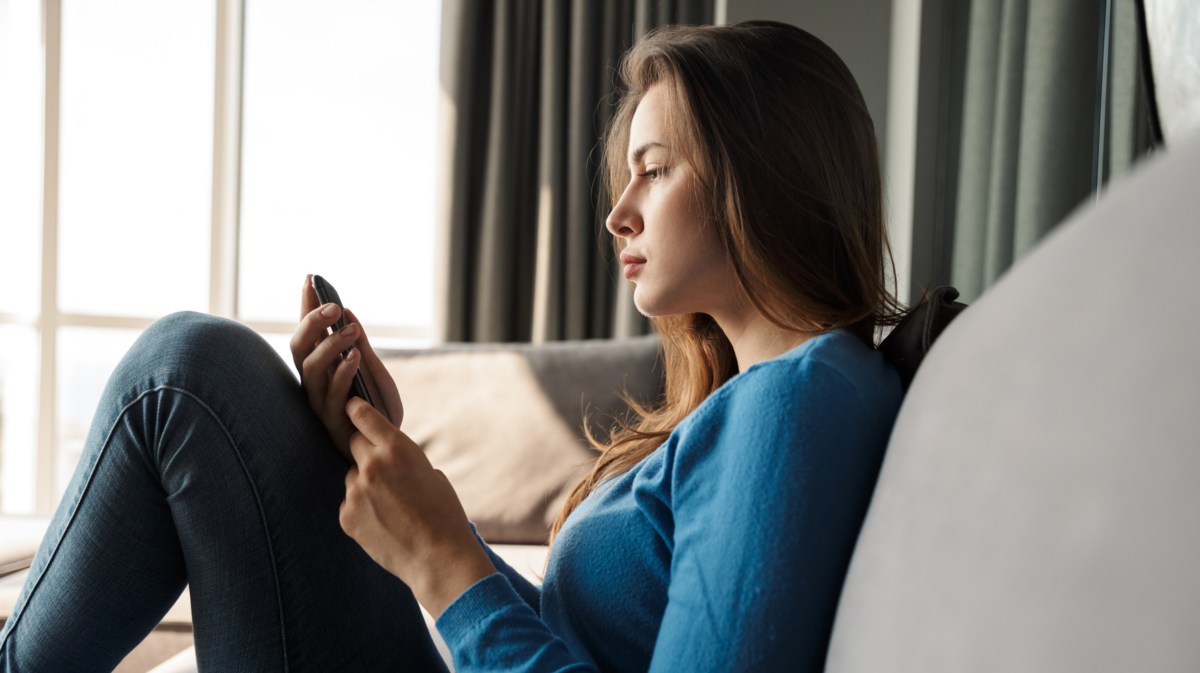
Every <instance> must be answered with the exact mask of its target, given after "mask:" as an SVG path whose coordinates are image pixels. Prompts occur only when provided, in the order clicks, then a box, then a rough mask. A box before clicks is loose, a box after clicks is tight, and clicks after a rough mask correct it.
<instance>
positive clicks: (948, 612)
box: [826, 142, 1200, 673]
mask: <svg viewBox="0 0 1200 673" xmlns="http://www.w3.org/2000/svg"><path fill="white" fill-rule="evenodd" d="M1148 163H1149V164H1150V165H1147V166H1144V167H1142V169H1141V170H1140V171H1138V172H1136V173H1135V174H1134V175H1133V176H1132V178H1131V179H1129V180H1128V181H1127V182H1125V183H1122V184H1117V185H1114V186H1113V187H1112V188H1111V190H1110V192H1109V193H1107V194H1106V195H1105V196H1104V198H1103V200H1102V202H1101V203H1100V205H1099V206H1098V207H1093V208H1085V209H1083V210H1082V211H1081V212H1080V213H1078V214H1077V215H1076V216H1074V217H1073V218H1072V220H1071V221H1070V222H1068V223H1066V224H1064V225H1063V226H1062V227H1060V229H1059V230H1058V231H1057V232H1056V233H1054V234H1053V235H1052V236H1051V237H1050V238H1049V239H1048V240H1047V241H1046V242H1045V243H1044V244H1043V245H1042V246H1041V247H1040V248H1039V249H1038V250H1036V251H1034V252H1033V253H1032V254H1031V255H1029V256H1028V257H1027V258H1026V259H1025V260H1024V261H1023V262H1022V263H1020V264H1018V265H1017V267H1016V268H1014V269H1013V270H1012V271H1011V272H1010V273H1009V274H1008V275H1007V276H1006V277H1004V278H1003V279H1002V280H1001V281H1000V282H999V283H998V284H997V285H996V286H995V287H994V288H993V289H992V290H991V291H989V292H987V293H985V295H984V296H983V297H982V298H981V299H980V300H979V301H978V302H976V303H975V304H974V305H973V306H972V307H971V309H970V310H968V311H966V312H964V313H963V314H962V315H961V316H959V318H958V319H957V320H956V321H955V322H954V323H953V324H951V325H950V326H949V327H948V328H947V329H946V331H945V333H944V334H943V335H942V336H941V338H940V340H939V341H938V342H937V343H936V344H935V345H934V347H933V349H932V350H931V351H930V353H929V356H928V358H927V359H926V360H925V362H924V364H923V365H922V367H921V369H920V370H919V371H918V372H917V375H916V378H915V380H914V381H913V386H912V388H911V389H910V391H909V393H908V397H907V399H906V400H905V402H904V405H903V407H902V408H901V411H900V415H899V417H898V419H897V423H896V427H895V430H894V432H893V435H892V439H891V443H890V445H889V449H888V455H887V457H886V459H885V462H884V466H883V469H882V471H881V473H880V477H879V482H878V485H877V488H876V491H875V495H874V498H873V500H872V504H871V508H870V512H869V514H868V516H867V519H866V521H865V523H864V527H863V530H862V533H861V536H860V538H859V542H858V545H857V547H856V550H855V553H854V558H853V561H852V564H851V567H850V570H849V573H848V576H847V579H846V583H845V587H844V590H843V594H842V599H841V603H840V605H839V610H838V616H837V622H836V625H835V628H834V633H833V637H832V641H831V644H830V649H829V657H828V666H827V668H826V670H827V671H831V672H833V673H845V672H849V671H852V672H867V671H871V672H875V671H900V672H906V671H911V672H917V671H920V672H921V673H930V672H938V671H955V672H960V671H971V672H972V673H987V672H989V671H1088V672H1089V673H1092V672H1095V671H1130V670H1142V671H1146V670H1153V671H1185V670H1194V669H1195V666H1196V662H1197V661H1200V638H1197V637H1196V634H1197V633H1198V632H1200V525H1197V519H1196V517H1197V515H1198V514H1200V486H1198V484H1200V427H1198V425H1197V422H1198V421H1197V418H1198V417H1197V413H1196V409H1197V401H1198V400H1200V356H1198V355H1197V346H1196V336H1197V334H1198V332H1200V290H1198V289H1197V288H1198V286H1200V219H1198V215H1197V214H1198V213H1200V143H1197V142H1192V143H1190V144H1189V145H1188V146H1186V147H1180V148H1177V149H1175V150H1173V151H1172V153H1171V154H1169V155H1167V156H1159V157H1155V158H1153V159H1151V160H1149V162H1148Z"/></svg>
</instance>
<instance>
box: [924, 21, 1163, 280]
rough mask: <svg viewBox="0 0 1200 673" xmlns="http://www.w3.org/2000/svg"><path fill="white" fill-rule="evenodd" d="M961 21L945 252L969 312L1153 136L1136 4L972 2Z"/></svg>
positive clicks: (951, 275) (1123, 168) (951, 277)
mask: <svg viewBox="0 0 1200 673" xmlns="http://www.w3.org/2000/svg"><path fill="white" fill-rule="evenodd" d="M962 21H963V22H964V23H965V29H966V30H965V49H963V51H965V67H964V68H963V70H962V73H963V80H962V85H961V86H962V88H961V91H962V99H961V102H959V103H958V104H959V105H960V109H961V117H960V118H959V120H957V121H959V123H960V124H961V127H960V128H961V137H960V142H959V145H958V153H957V156H956V157H951V158H950V161H949V162H948V163H949V166H948V171H947V173H946V179H945V183H944V185H943V186H944V188H945V190H944V196H943V198H946V199H947V200H948V202H949V206H948V211H949V213H952V214H953V217H952V226H951V228H950V231H949V232H947V233H948V235H949V236H950V238H951V239H952V243H951V244H950V245H946V246H945V248H944V249H946V250H948V251H950V255H951V259H950V263H949V264H948V265H946V266H948V269H949V278H948V279H947V280H948V282H949V283H950V284H952V285H954V286H955V287H957V288H958V289H959V290H960V291H961V292H962V295H963V297H964V298H965V299H966V300H967V301H971V300H973V299H974V298H976V297H978V296H979V294H980V293H981V292H982V291H983V290H984V289H986V288H987V287H988V286H989V285H990V284H991V283H992V282H994V281H995V280H996V279H997V278H998V277H999V276H1000V275H1001V274H1002V273H1003V272H1004V271H1005V270H1006V269H1008V268H1009V266H1010V265H1011V264H1012V263H1013V262H1014V261H1015V260H1016V259H1017V258H1019V257H1020V256H1021V255H1022V254H1024V253H1026V252H1028V251H1029V250H1030V249H1032V248H1033V247H1034V246H1035V245H1036V244H1037V243H1038V241H1039V240H1041V238H1042V237H1043V236H1044V235H1045V234H1046V233H1047V232H1049V231H1050V230H1052V229H1053V228H1054V227H1055V226H1056V225H1057V224H1058V223H1059V222H1061V221H1062V220H1063V219H1064V218H1065V217H1066V216H1068V215H1069V214H1070V213H1071V212H1072V211H1073V210H1074V209H1075V208H1076V207H1077V206H1079V205H1080V204H1081V203H1082V202H1085V201H1087V200H1088V199H1089V197H1091V196H1093V195H1095V194H1096V192H1097V187H1098V185H1102V184H1103V183H1104V182H1105V181H1107V180H1108V179H1109V178H1111V177H1113V176H1116V175H1119V174H1121V173H1123V172H1125V171H1126V170H1128V168H1129V166H1130V165H1132V164H1133V163H1134V162H1135V161H1136V159H1137V158H1138V157H1139V156H1140V155H1141V154H1143V153H1144V152H1145V151H1146V148H1147V147H1148V145H1149V125H1148V121H1147V116H1146V109H1147V107H1146V102H1145V101H1146V99H1145V91H1144V89H1143V85H1142V78H1141V77H1140V73H1141V70H1140V60H1139V56H1140V53H1139V43H1138V23H1137V11H1136V6H1135V4H1134V0H1113V1H1112V2H1111V3H1106V2H1105V1H1099V2H1098V1H1097V0H1055V1H1054V2H1044V1H1042V0H976V1H975V2H971V3H970V5H969V10H968V11H967V12H966V14H965V15H964V16H963V17H962ZM1105 54H1107V56H1108V61H1107V64H1106V63H1105V60H1104V59H1105Z"/></svg>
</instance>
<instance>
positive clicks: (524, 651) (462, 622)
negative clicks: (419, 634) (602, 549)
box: [437, 572, 597, 673]
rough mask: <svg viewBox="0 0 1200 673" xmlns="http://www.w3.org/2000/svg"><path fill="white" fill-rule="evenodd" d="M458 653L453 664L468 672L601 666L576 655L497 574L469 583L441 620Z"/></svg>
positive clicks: (565, 671) (577, 671)
mask: <svg viewBox="0 0 1200 673" xmlns="http://www.w3.org/2000/svg"><path fill="white" fill-rule="evenodd" d="M437 629H438V632H439V633H441V634H442V638H444V639H445V641H446V644H447V645H448V646H449V647H450V651H451V652H452V653H453V654H454V668H455V670H457V671H459V673H468V672H469V671H528V672H530V673H534V672H539V673H540V672H551V671H553V672H562V673H583V672H588V673H592V672H595V671H596V670H597V669H596V668H595V667H594V666H592V665H591V664H590V663H588V662H582V661H579V660H577V659H576V658H575V657H574V656H572V654H571V652H570V651H569V650H568V649H567V645H566V643H564V642H563V641H562V640H561V639H560V638H558V637H556V636H555V635H554V634H552V633H550V630H549V629H548V628H546V624H545V623H544V622H542V620H541V619H539V618H538V616H537V614H536V613H535V612H534V611H533V608H531V607H530V606H529V604H528V603H526V602H525V601H524V600H522V598H521V596H520V595H518V593H517V591H516V590H515V589H514V588H513V585H512V584H511V583H510V582H509V579H508V577H506V576H505V575H504V574H502V573H499V572H497V573H493V574H491V575H488V576H487V577H485V578H483V579H481V580H479V581H478V582H476V583H475V584H473V585H471V587H470V588H469V589H467V590H466V591H465V592H463V594H462V595H461V596H459V597H458V598H457V599H455V601H454V602H453V603H451V604H450V606H449V607H447V608H446V611H445V612H443V613H442V615H441V616H440V617H438V619H437Z"/></svg>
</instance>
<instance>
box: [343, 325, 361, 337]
mask: <svg viewBox="0 0 1200 673" xmlns="http://www.w3.org/2000/svg"><path fill="white" fill-rule="evenodd" d="M341 334H342V336H344V337H346V338H349V337H352V336H355V335H357V334H358V323H354V322H352V323H350V324H349V325H346V326H345V327H343V328H342V332H341Z"/></svg>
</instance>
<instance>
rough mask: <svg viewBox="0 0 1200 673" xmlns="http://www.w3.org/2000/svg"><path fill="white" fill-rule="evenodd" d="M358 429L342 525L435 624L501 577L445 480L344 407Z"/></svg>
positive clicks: (374, 420)
mask: <svg viewBox="0 0 1200 673" xmlns="http://www.w3.org/2000/svg"><path fill="white" fill-rule="evenodd" d="M345 415H346V416H347V417H348V418H349V419H350V421H351V422H352V423H353V424H354V427H355V428H356V429H357V432H355V433H354V434H353V435H352V436H351V437H350V451H351V452H352V454H353V456H354V462H355V466H354V467H351V468H350V471H349V472H348V473H347V474H346V499H345V500H344V501H343V502H342V508H341V515H340V521H341V525H342V529H343V530H345V531H346V534H347V535H349V536H350V537H352V538H354V540H355V541H356V542H358V544H359V545H360V546H361V547H362V548H363V549H364V550H366V552H367V554H368V555H370V557H371V558H372V559H374V560H375V562H376V563H378V564H379V565H381V566H383V567H384V568H385V569H387V570H388V571H389V572H391V573H392V574H394V575H396V576H397V577H399V578H400V579H401V580H402V581H403V582H404V583H405V584H407V585H408V587H409V588H410V589H412V592H413V595H414V596H416V598H417V600H418V601H419V602H420V603H421V605H423V606H425V609H426V610H428V611H429V613H430V614H431V615H433V616H434V618H437V617H439V616H441V614H442V612H443V611H444V610H445V609H446V607H447V606H448V605H450V603H452V602H453V601H454V599H456V598H458V597H459V596H460V595H462V593H463V592H464V591H466V590H467V589H469V588H470V587H471V585H472V584H474V583H475V582H477V581H479V580H480V579H483V578H484V577H487V576H488V575H490V574H492V573H494V572H496V567H495V566H494V565H493V564H492V561H491V559H490V558H488V556H487V554H486V553H485V552H484V551H483V548H482V547H481V546H480V545H479V542H478V540H476V539H475V534H474V533H473V532H472V531H471V527H470V525H469V524H468V523H467V515H466V514H465V513H464V512H463V508H462V504H461V503H460V502H459V500H458V495H457V494H455V492H454V488H453V487H452V486H451V485H450V481H449V480H448V479H446V475H444V474H442V472H441V471H440V470H435V469H433V466H432V465H431V464H430V463H429V459H428V458H427V457H426V456H425V452H424V451H422V450H421V447H419V446H417V444H416V443H415V442H413V441H412V440H411V439H409V438H408V436H407V435H405V434H404V433H403V432H401V431H400V430H399V429H398V428H396V427H395V426H394V425H392V424H391V423H390V422H388V419H386V418H384V417H383V415H382V414H380V413H379V412H378V411H376V410H375V409H374V408H372V407H371V405H370V404H367V403H366V402H365V401H363V400H361V399H359V398H352V399H351V400H350V401H349V402H347V403H346V406H345Z"/></svg>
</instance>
